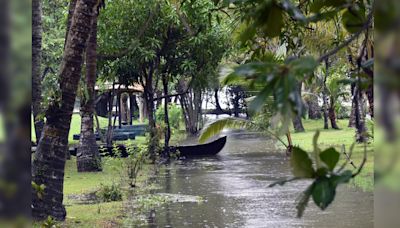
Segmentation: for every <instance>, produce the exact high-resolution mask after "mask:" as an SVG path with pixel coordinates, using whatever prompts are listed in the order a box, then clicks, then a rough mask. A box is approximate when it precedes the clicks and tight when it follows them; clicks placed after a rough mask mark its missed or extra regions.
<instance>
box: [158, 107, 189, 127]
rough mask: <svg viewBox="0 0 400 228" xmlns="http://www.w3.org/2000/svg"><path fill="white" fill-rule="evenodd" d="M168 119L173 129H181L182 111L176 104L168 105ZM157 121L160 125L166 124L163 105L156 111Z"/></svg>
mask: <svg viewBox="0 0 400 228" xmlns="http://www.w3.org/2000/svg"><path fill="white" fill-rule="evenodd" d="M168 117H169V124H170V125H171V128H174V129H179V126H180V123H181V122H182V120H183V114H182V109H181V107H180V106H178V105H176V104H169V105H168ZM156 120H157V122H158V123H164V105H161V106H160V107H159V108H158V109H157V111H156Z"/></svg>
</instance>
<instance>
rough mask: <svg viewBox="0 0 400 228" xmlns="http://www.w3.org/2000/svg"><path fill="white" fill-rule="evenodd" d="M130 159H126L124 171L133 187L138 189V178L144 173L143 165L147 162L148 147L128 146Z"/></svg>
mask: <svg viewBox="0 0 400 228" xmlns="http://www.w3.org/2000/svg"><path fill="white" fill-rule="evenodd" d="M127 152H128V157H127V158H126V159H124V169H125V171H126V174H127V176H128V180H129V182H130V184H129V185H130V186H131V187H136V181H137V177H138V176H139V173H140V172H141V171H142V167H143V164H144V162H145V160H146V155H147V146H146V145H133V144H131V143H129V144H128V145H127Z"/></svg>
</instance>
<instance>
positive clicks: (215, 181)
mask: <svg viewBox="0 0 400 228" xmlns="http://www.w3.org/2000/svg"><path fill="white" fill-rule="evenodd" d="M271 145H274V143H273V142H272V141H270V140H266V139H265V138H262V137H259V136H256V135H252V134H243V133H230V134H228V142H227V145H226V146H225V148H224V149H223V151H221V152H220V153H219V155H218V156H216V157H208V158H198V159H191V160H184V161H176V162H173V163H172V164H170V165H168V166H167V167H165V168H163V169H162V170H161V173H160V174H161V175H160V177H159V180H158V181H159V183H160V185H161V186H162V189H161V190H159V192H160V193H168V194H183V195H192V196H200V197H201V199H202V202H200V203H199V202H187V201H183V202H175V203H168V204H165V205H163V206H162V207H159V208H156V209H155V210H154V211H152V213H151V216H149V223H150V225H149V227H341V228H343V227H363V228H367V227H373V194H372V193H366V192H362V191H360V190H357V189H356V188H354V187H351V186H342V187H340V188H339V189H338V192H337V195H336V200H335V201H334V203H333V204H332V205H331V206H330V207H329V208H328V209H327V210H325V211H321V210H319V209H318V208H317V207H316V206H315V205H314V204H313V202H312V201H310V203H309V205H310V206H309V207H308V208H307V209H306V211H305V215H304V216H303V218H302V219H297V218H296V209H295V200H296V198H297V196H298V194H299V192H300V190H304V189H305V188H306V187H307V186H308V185H309V182H306V181H301V182H293V183H289V184H287V185H285V186H283V187H274V188H268V185H269V184H271V183H272V182H274V181H276V180H278V179H280V178H281V177H289V176H290V168H289V165H288V160H287V159H286V158H285V156H284V155H283V153H278V152H277V151H278V150H277V149H276V148H274V146H271Z"/></svg>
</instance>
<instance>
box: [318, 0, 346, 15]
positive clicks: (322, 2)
mask: <svg viewBox="0 0 400 228" xmlns="http://www.w3.org/2000/svg"><path fill="white" fill-rule="evenodd" d="M346 3H347V0H314V2H313V3H312V4H311V6H310V11H311V12H312V13H318V12H319V11H320V10H321V9H322V8H323V7H339V6H342V5H344V4H346Z"/></svg>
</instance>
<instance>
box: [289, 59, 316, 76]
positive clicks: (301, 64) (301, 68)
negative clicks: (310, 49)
mask: <svg viewBox="0 0 400 228" xmlns="http://www.w3.org/2000/svg"><path fill="white" fill-rule="evenodd" d="M289 65H290V66H291V69H292V71H293V72H294V73H295V74H296V75H300V76H303V75H304V74H311V73H312V72H314V70H315V68H316V67H317V66H318V62H317V61H316V60H315V59H314V57H312V56H305V57H300V58H298V59H295V60H293V61H291V62H290V63H289Z"/></svg>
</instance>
